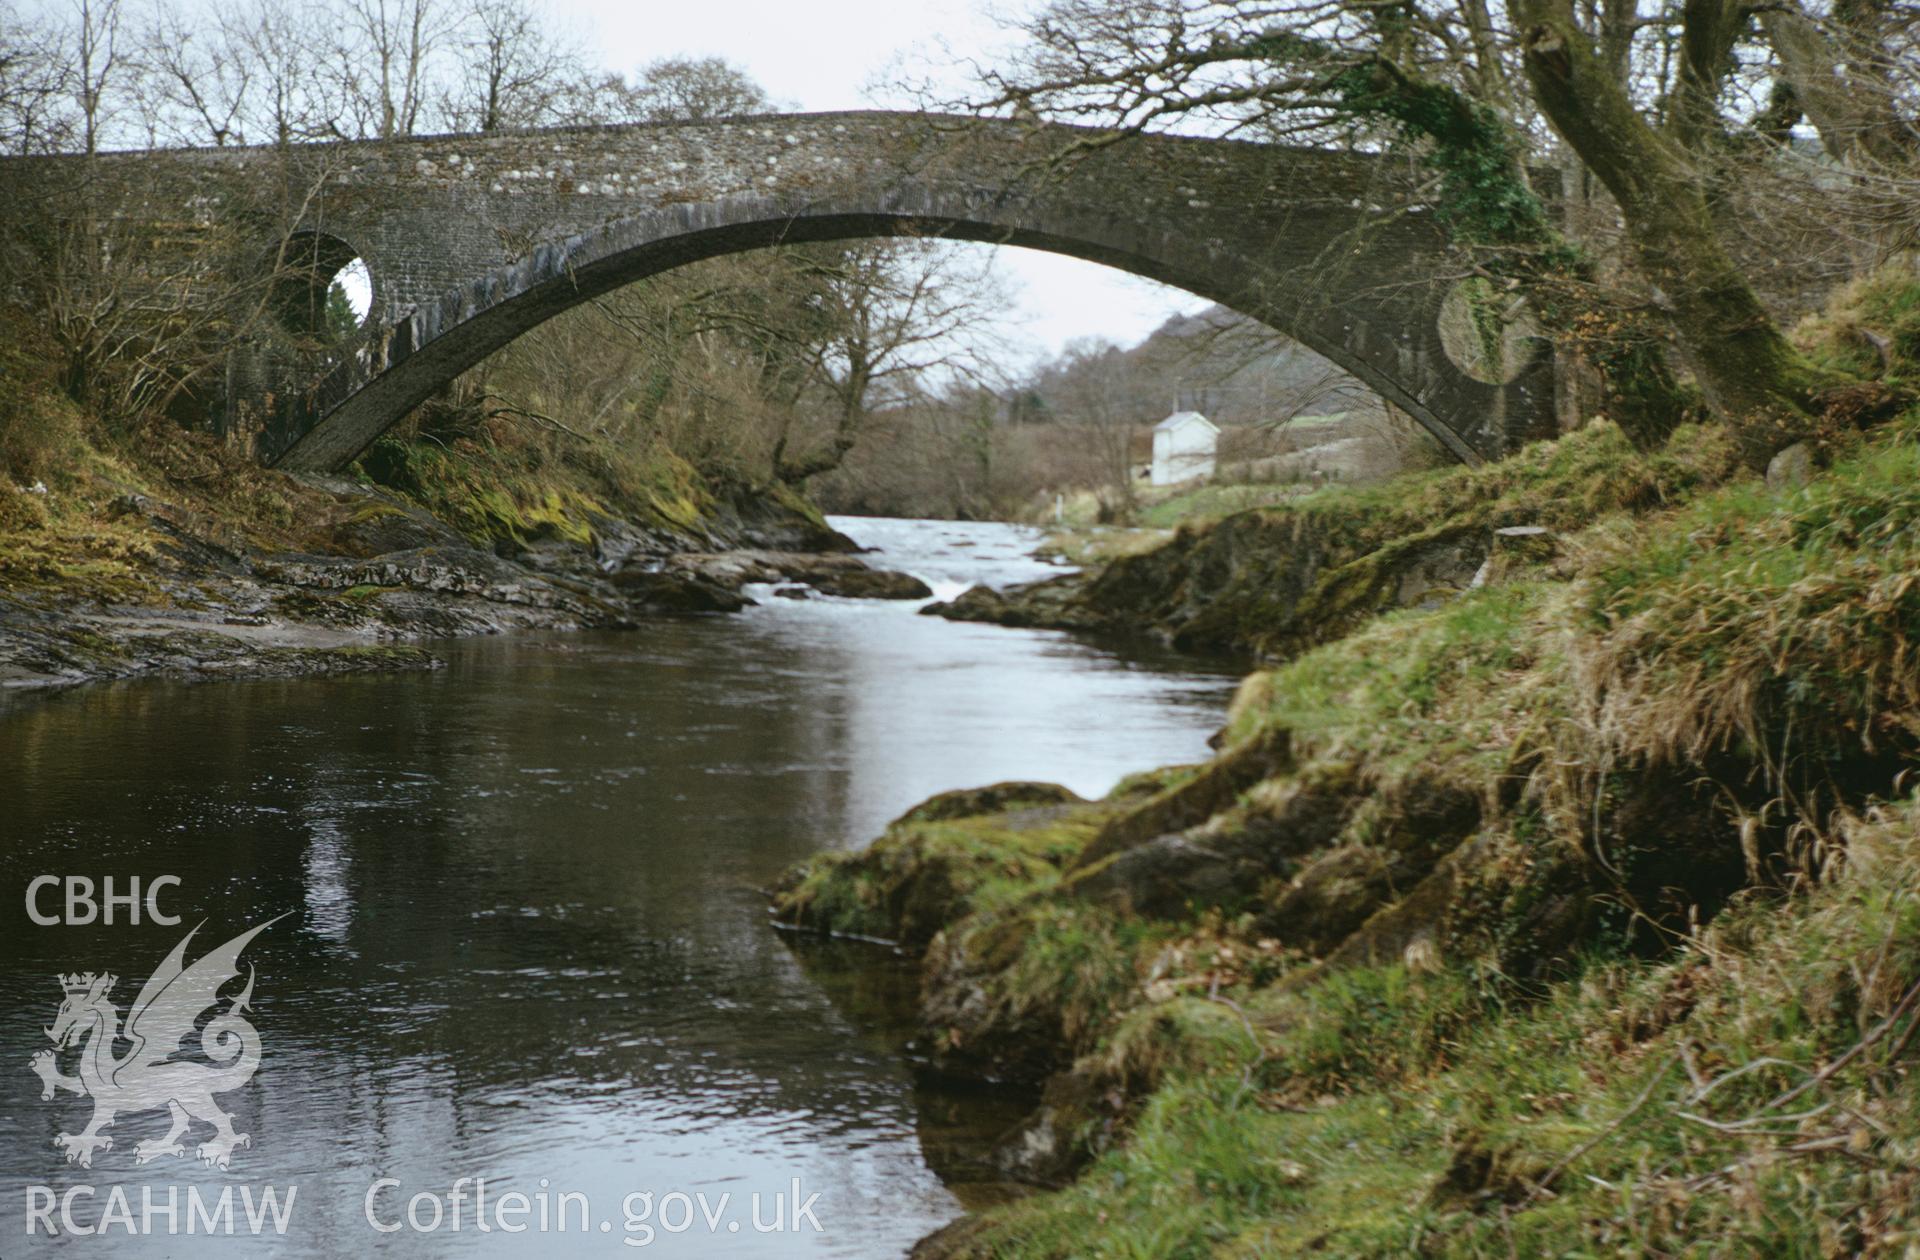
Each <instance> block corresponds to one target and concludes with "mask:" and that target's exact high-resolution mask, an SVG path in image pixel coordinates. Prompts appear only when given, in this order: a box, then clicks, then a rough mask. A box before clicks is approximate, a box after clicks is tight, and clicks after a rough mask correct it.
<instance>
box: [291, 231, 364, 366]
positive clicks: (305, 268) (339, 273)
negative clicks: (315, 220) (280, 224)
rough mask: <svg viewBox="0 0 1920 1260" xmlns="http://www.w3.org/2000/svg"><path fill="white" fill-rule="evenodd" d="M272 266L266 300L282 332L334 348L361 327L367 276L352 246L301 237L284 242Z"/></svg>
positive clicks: (322, 236) (306, 234)
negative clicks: (269, 301)
mask: <svg viewBox="0 0 1920 1260" xmlns="http://www.w3.org/2000/svg"><path fill="white" fill-rule="evenodd" d="M272 264H273V273H272V274H273V279H272V289H271V294H270V300H271V302H272V306H273V311H274V314H275V316H276V317H278V319H279V320H280V323H281V325H282V326H283V327H285V328H286V330H287V331H288V332H290V333H293V334H294V335H295V336H297V337H303V338H308V339H311V340H315V341H322V342H327V343H336V342H341V341H346V340H348V339H350V338H351V337H353V336H354V335H355V334H357V333H358V332H359V331H360V329H361V328H362V327H364V326H365V324H366V322H367V316H368V314H369V313H370V312H371V311H372V310H373V271H372V269H371V268H369V267H368V266H367V260H366V259H364V258H362V257H361V256H360V254H359V251H357V250H356V249H354V248H353V246H351V245H349V244H347V243H346V242H345V241H343V240H341V239H340V238H339V237H337V236H329V235H327V234H326V233H324V232H302V233H299V234H297V235H294V236H291V237H289V238H288V239H287V241H286V244H285V245H284V246H283V247H282V248H281V249H279V250H278V251H276V253H275V257H274V258H273V260H272Z"/></svg>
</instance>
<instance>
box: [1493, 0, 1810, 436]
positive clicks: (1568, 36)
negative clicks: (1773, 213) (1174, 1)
mask: <svg viewBox="0 0 1920 1260" xmlns="http://www.w3.org/2000/svg"><path fill="white" fill-rule="evenodd" d="M1723 8H1724V5H1723V4H1721V3H1717V2H1715V0H1707V2H1704V3H1703V2H1701V0H1692V2H1691V3H1689V4H1688V5H1687V8H1686V21H1687V22H1688V23H1689V24H1697V26H1696V31H1695V34H1696V35H1698V37H1699V38H1700V40H1701V41H1703V42H1704V41H1707V40H1709V39H1711V32H1708V31H1705V30H1702V29H1700V28H1702V27H1705V26H1706V25H1707V24H1709V23H1712V24H1713V25H1715V26H1716V27H1724V25H1725V24H1724V23H1723V22H1721V21H1720V20H1719V19H1721V18H1722V17H1724V14H1723V13H1722V10H1723ZM1513 14H1514V17H1515V19H1516V21H1517V23H1518V25H1519V29H1520V46H1521V52H1522V64H1523V66H1524V68H1525V71H1526V76H1527V81H1528V83H1529V85H1530V86H1531V87H1532V89H1533V95H1534V99H1535V101H1536V102H1537V103H1538V104H1539V106H1540V109H1541V111H1542V112H1543V113H1544V114H1545V115H1546V117H1547V120H1548V121H1549V122H1550V123H1551V124H1552V125H1553V128H1554V130H1555V131H1556V132H1558V133H1559V134H1560V136H1561V138H1562V139H1563V140H1565V141H1566V143H1567V144H1568V146H1569V147H1570V148H1572V149H1573V151H1574V152H1575V153H1576V154H1577V155H1578V156H1579V158H1580V160H1581V161H1582V162H1584V163H1585V164H1586V166H1587V168H1588V169H1589V170H1591V171H1592V172H1593V173H1594V175H1595V176H1596V177H1597V178H1598V179H1599V180H1600V181H1601V183H1603V184H1605V185H1606V188H1607V190H1608V191H1609V192H1610V193H1612V194H1613V197H1614V200H1615V201H1616V202H1618V203H1619V206H1620V211H1621V214H1622V215H1623V216H1624V218H1625V219H1626V225H1627V237H1628V243H1629V246H1630V248H1631V249H1632V251H1633V255H1634V258H1635V260H1636V262H1637V264H1638V266H1639V269H1640V270H1641V272H1642V274H1643V275H1644V277H1645V278H1646V280H1647V281H1648V283H1650V284H1651V285H1652V286H1653V287H1654V291H1655V298H1656V301H1657V302H1658V303H1659V304H1660V306H1661V309H1662V310H1663V311H1664V312H1665V314H1666V316H1667V318H1668V319H1669V320H1670V321H1671V323H1672V326H1673V331H1674V336H1675V339H1676V341H1677V342H1678V344H1679V346H1680V349H1681V352H1682V353H1683V354H1684V355H1685V357H1686V359H1687V361H1688V365H1689V366H1690V367H1691V368H1692V369H1693V373H1694V376H1695V378H1696V379H1697V381H1698V382H1699V385H1700V390H1701V393H1702V394H1703V395H1704V396H1705V398H1706V401H1707V404H1708V405H1709V406H1710V407H1712V408H1713V410H1714V411H1716V412H1718V413H1719V414H1720V415H1721V416H1722V417H1723V418H1724V419H1725V420H1726V422H1727V423H1729V424H1730V425H1732V426H1733V427H1734V429H1735V430H1736V432H1737V433H1738V434H1739V437H1740V442H1741V445H1742V448H1743V450H1744V451H1745V453H1746V455H1747V458H1748V460H1749V462H1751V463H1753V464H1755V465H1764V464H1765V463H1766V461H1767V459H1768V458H1769V457H1771V456H1772V455H1773V454H1774V453H1775V452H1776V451H1778V450H1780V449H1781V448H1782V447H1784V446H1787V445H1789V444H1791V443H1792V442H1795V441H1797V440H1799V439H1800V438H1802V437H1804V436H1806V435H1808V434H1809V433H1810V432H1811V431H1812V427H1813V421H1812V415H1811V411H1810V408H1811V406H1812V398H1813V395H1814V394H1815V393H1816V392H1818V390H1819V389H1820V387H1821V386H1822V384H1823V383H1824V382H1822V381H1821V380H1820V379H1819V375H1818V373H1817V372H1816V371H1815V370H1814V369H1813V368H1812V366H1811V365H1809V364H1808V363H1807V362H1806V361H1805V360H1804V359H1803V358H1801V356H1800V355H1798V354H1797V353H1795V351H1794V350H1793V347H1792V346H1790V345H1789V344H1788V343H1787V340H1786V338H1785V337H1784V336H1783V335H1782V334H1781V332H1780V329H1779V327H1778V326H1777V325H1776V324H1775V323H1774V320H1773V317H1772V315H1770V314H1769V313H1768V311H1767V309H1766V308H1765V306H1763V305H1762V304H1761V302H1760V298H1759V295H1758V294H1756V293H1755V292H1754V289H1753V286H1752V285H1751V284H1749V283H1748V281H1747V278H1746V276H1745V275H1743V274H1742V273H1741V271H1740V269H1739V268H1738V267H1736V266H1735V265H1734V263H1733V260H1732V258H1730V257H1729V256H1728V254H1727V252H1726V249H1725V248H1724V246H1723V245H1722V243H1721V241H1720V237H1719V233H1718V231H1717V230H1716V229H1715V227H1714V223H1713V217H1712V213H1711V211H1710V208H1709V205H1708V200H1707V189H1706V186H1705V183H1704V181H1703V179H1702V178H1701V174H1700V168H1699V166H1698V164H1697V163H1696V161H1695V158H1694V155H1693V153H1692V152H1691V151H1690V150H1689V149H1688V147H1687V146H1686V145H1685V144H1684V143H1683V142H1682V140H1681V139H1680V137H1678V136H1676V135H1674V134H1672V133H1671V132H1669V131H1665V130H1655V129H1654V127H1653V126H1652V125H1651V124H1649V123H1648V122H1647V121H1646V119H1644V118H1643V117H1642V116H1641V115H1640V113H1639V111H1638V110H1637V109H1635V107H1634V104H1633V101H1632V99H1631V98H1630V97H1629V96H1628V95H1627V92H1626V90H1625V88H1624V87H1623V86H1622V85H1621V83H1620V82H1619V80H1618V78H1617V77H1616V76H1614V75H1612V74H1610V73H1608V71H1607V68H1606V66H1605V65H1604V64H1603V62H1602V60H1601V58H1600V56H1599V55H1598V54H1597V53H1596V51H1595V49H1594V46H1593V43H1592V40H1591V39H1590V38H1589V37H1588V36H1587V34H1586V33H1585V32H1584V31H1582V30H1581V29H1580V27H1579V25H1578V23H1577V22H1576V21H1575V19H1574V13H1573V5H1572V3H1571V0H1515V3H1514V5H1513ZM1683 42H1684V41H1683ZM1693 90H1695V91H1706V90H1707V86H1706V85H1704V84H1703V85H1695V86H1694V89H1693ZM1674 117H1675V118H1676V119H1684V120H1685V124H1684V125H1685V126H1686V127H1687V128H1688V129H1689V130H1691V131H1695V132H1698V131H1702V130H1704V129H1705V127H1704V120H1703V119H1702V117H1701V104H1700V102H1699V101H1698V100H1694V101H1691V102H1688V103H1687V104H1686V105H1684V106H1682V107H1681V108H1679V109H1677V110H1676V111H1675V112H1674Z"/></svg>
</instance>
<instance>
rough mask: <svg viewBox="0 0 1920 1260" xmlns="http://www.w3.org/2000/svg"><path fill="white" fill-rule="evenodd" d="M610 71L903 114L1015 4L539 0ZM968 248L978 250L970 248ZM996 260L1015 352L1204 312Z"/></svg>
mask: <svg viewBox="0 0 1920 1260" xmlns="http://www.w3.org/2000/svg"><path fill="white" fill-rule="evenodd" d="M547 3H548V5H549V6H550V7H551V9H552V12H553V13H554V14H555V15H556V16H557V17H559V18H561V19H562V20H563V23H568V24H572V25H573V26H575V27H576V28H577V29H578V33H579V34H580V35H581V36H582V37H583V38H584V39H585V41H586V46H587V48H589V49H590V50H592V52H593V53H594V54H595V55H597V56H599V57H601V58H602V59H603V60H604V61H605V62H606V65H607V68H608V69H610V70H618V71H622V72H630V71H633V70H637V69H639V68H640V67H641V66H644V65H645V64H647V63H648V62H650V61H653V60H655V59H657V58H660V57H673V56H681V55H691V56H718V57H724V58H726V59H727V60H728V61H731V62H733V63H734V64H735V65H737V66H739V67H741V68H742V69H744V70H745V71H746V72H747V73H748V74H750V75H752V76H753V77H754V78H755V79H756V80H758V81H759V83H760V84H761V85H762V86H764V87H765V88H766V89H767V91H768V92H769V93H771V94H772V95H773V96H774V98H775V99H776V100H778V101H779V102H780V103H781V105H782V107H790V108H794V109H801V110H826V109H867V108H874V107H878V106H886V105H906V104H910V101H908V100H907V98H906V97H905V96H904V95H903V94H902V93H901V92H900V90H899V88H898V87H897V86H895V85H896V84H897V83H898V82H899V81H900V79H901V76H902V74H903V72H904V73H905V74H907V75H911V76H923V75H928V74H932V75H934V76H935V77H936V78H937V79H938V80H939V81H940V82H941V83H942V84H943V86H944V87H945V88H946V90H948V91H950V92H951V93H952V94H953V95H960V94H963V93H964V92H965V91H966V88H967V82H966V78H965V73H964V70H962V69H959V68H958V66H957V63H959V62H961V61H963V60H964V59H966V58H975V59H979V60H982V61H987V60H992V59H993V55H994V53H995V51H996V49H1000V48H1004V47H1006V46H1007V45H1008V44H1009V43H1010V42H1011V41H1012V40H1013V38H1014V36H1013V35H1012V34H1011V33H1010V32H1008V31H1007V30H1005V29H1004V28H1002V27H1001V26H999V25H998V24H996V22H995V20H994V19H993V17H992V14H993V13H995V12H999V13H1008V12H1013V11H1017V8H1018V0H994V2H992V3H990V0H708V2H706V3H701V2H700V0H671V2H669V0H547ZM978 248H983V249H984V248H990V247H987V246H980V247H978ZM998 254H999V261H998V263H997V264H996V265H997V268H998V270H999V272H1000V274H1001V275H1002V276H1003V277H1004V278H1006V279H1008V280H1010V281H1011V282H1012V283H1011V284H1010V285H1009V288H1011V289H1012V290H1013V292H1014V294H1015V296H1016V298H1017V300H1018V308H1017V309H1016V310H1015V311H1014V312H1013V313H1012V319H1013V320H1014V324H1013V326H1012V327H1010V328H1008V329H1007V330H1006V333H1007V340H1008V341H1009V342H1010V343H1011V344H1013V345H1015V346H1020V345H1023V344H1025V345H1030V346H1032V347H1033V349H1034V350H1035V351H1036V352H1038V353H1045V354H1052V353H1056V352H1058V351H1059V349H1060V348H1061V347H1062V346H1063V345H1065V344H1066V343H1067V342H1068V341H1070V340H1072V339H1073V338H1075V337H1083V336H1090V335H1093V336H1105V337H1109V338H1111V339H1113V340H1114V341H1117V342H1120V343H1121V344H1122V345H1130V344H1132V343H1134V342H1136V341H1139V340H1140V339H1141V338H1143V337H1145V336H1146V335H1147V334H1148V333H1150V332H1152V331H1153V330H1154V329H1155V328H1157V327H1158V326H1159V325H1160V323H1161V322H1162V321H1163V320H1165V319H1166V318H1167V317H1168V316H1169V315H1171V314H1173V313H1175V312H1176V311H1194V310H1199V309H1201V308H1203V307H1204V306H1206V303H1205V302H1204V301H1202V300H1201V299H1199V298H1196V297H1194V296H1193V295H1192V294H1190V293H1186V292H1183V291H1181V290H1179V289H1169V288H1166V287H1165V286H1163V285H1158V284H1154V283H1153V282H1151V281H1148V280H1141V279H1138V278H1136V277H1133V276H1129V275H1127V274H1125V273H1124V272H1119V271H1114V270H1112V269H1111V268H1107V267H1101V266H1098V265H1096V264H1094V263H1086V262H1081V261H1079V260H1077V259H1072V258H1065V257H1062V256H1060V255H1057V254H1045V253H1040V252H1037V251H1034V250H1026V249H1014V248H1005V247H1003V248H1000V249H999V250H998Z"/></svg>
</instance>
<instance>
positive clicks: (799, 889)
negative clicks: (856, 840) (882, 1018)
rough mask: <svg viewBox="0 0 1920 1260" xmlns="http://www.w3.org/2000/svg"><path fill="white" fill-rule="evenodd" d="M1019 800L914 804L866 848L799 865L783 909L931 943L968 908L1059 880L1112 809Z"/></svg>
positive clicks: (821, 922) (777, 906)
mask: <svg viewBox="0 0 1920 1260" xmlns="http://www.w3.org/2000/svg"><path fill="white" fill-rule="evenodd" d="M936 799H937V798H936ZM1011 804H1012V807H1011V809H1010V810H996V811H995V812H992V813H987V814H983V815H975V816H969V817H953V816H950V815H946V814H944V813H943V812H942V811H938V810H933V811H927V812H928V813H931V814H932V815H933V816H931V817H929V816H925V815H924V814H922V813H921V811H914V812H910V813H909V814H907V815H906V816H905V817H903V818H901V819H899V820H897V821H896V822H895V823H893V824H892V825H891V826H890V827H888V829H887V831H886V833H885V834H884V835H882V836H881V837H880V838H879V839H877V840H875V841H874V842H873V843H872V844H870V845H868V846H867V847H866V848H864V849H860V850H857V851H854V852H849V853H831V854H824V855H822V856H820V857H817V858H814V859H812V860H811V861H809V862H806V863H803V864H802V865H801V866H800V867H798V868H796V870H795V871H793V872H791V873H790V874H789V875H788V876H787V878H786V880H785V881H784V884H783V887H782V888H781V889H780V890H779V891H777V892H776V894H775V898H774V912H775V914H776V916H777V917H778V918H780V919H781V920H782V921H784V922H787V923H791V924H793V925H795V926H798V927H806V928H811V929H814V930H816V931H824V932H834V933H840V934H843V935H850V936H865V937H873V938H879V939H884V940H892V941H898V942H900V943H902V944H904V945H907V946H909V947H912V948H922V947H924V946H925V945H926V943H927V942H928V941H929V940H931V939H932V938H933V936H934V934H935V933H937V932H939V931H940V930H941V929H942V928H944V927H946V926H947V925H948V924H950V923H953V922H955V921H957V920H958V919H960V918H962V917H964V916H965V915H967V914H969V913H972V912H974V911H976V910H982V909H985V908H988V907H990V906H994V905H1000V904H1004V903H1007V902H1009V901H1013V900H1017V899H1019V898H1020V897H1023V896H1025V895H1027V894H1028V893H1030V892H1032V891H1034V890H1035V889H1038V888H1042V887H1046V886H1048V885H1050V884H1052V883H1054V882H1055V881H1057V880H1058V879H1059V875H1060V868H1061V866H1062V864H1063V863H1065V862H1066V861H1067V859H1069V858H1070V857H1072V856H1073V855H1074V854H1076V853H1078V852H1079V851H1080V849H1081V848H1082V847H1083V846H1084V845H1085V844H1086V843H1087V841H1088V840H1089V839H1090V838H1091V837H1092V836H1093V834H1094V833H1095V832H1096V831H1097V830H1098V828H1099V825H1100V823H1101V822H1102V821H1103V820H1104V819H1105V817H1106V811H1105V810H1104V809H1103V808H1102V807H1100V806H1097V805H1088V804H1081V805H1079V806H1074V805H1060V804H1055V805H1042V806H1037V807H1036V806H1030V805H1025V802H1021V801H1018V800H1016V801H1014V802H1012V803H1011ZM1023 806H1025V807H1023ZM917 815H918V816H917Z"/></svg>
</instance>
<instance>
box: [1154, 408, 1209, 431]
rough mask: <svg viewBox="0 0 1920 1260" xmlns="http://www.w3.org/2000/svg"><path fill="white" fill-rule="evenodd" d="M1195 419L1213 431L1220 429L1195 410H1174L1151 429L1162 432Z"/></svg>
mask: <svg viewBox="0 0 1920 1260" xmlns="http://www.w3.org/2000/svg"><path fill="white" fill-rule="evenodd" d="M1195 420H1198V421H1199V422H1200V423H1201V424H1204V425H1206V426H1207V427H1208V428H1209V429H1212V430H1213V431H1214V432H1215V433H1218V432H1219V431H1220V426H1219V425H1217V424H1215V423H1214V422H1213V421H1211V420H1209V419H1207V418H1206V417H1205V416H1203V415H1201V414H1200V413H1199V412H1197V411H1176V412H1174V413H1173V414H1172V415H1170V416H1168V417H1167V418H1166V419H1165V420H1162V421H1161V422H1160V423H1159V424H1156V425H1154V426H1153V431H1154V432H1155V433H1162V432H1166V431H1169V430H1172V429H1183V428H1185V427H1186V426H1188V425H1190V424H1192V423H1193V422H1194V421H1195Z"/></svg>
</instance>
